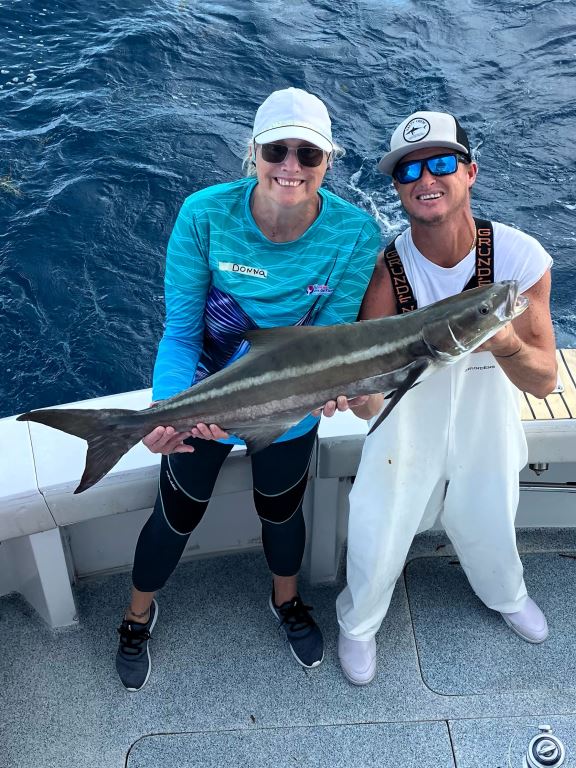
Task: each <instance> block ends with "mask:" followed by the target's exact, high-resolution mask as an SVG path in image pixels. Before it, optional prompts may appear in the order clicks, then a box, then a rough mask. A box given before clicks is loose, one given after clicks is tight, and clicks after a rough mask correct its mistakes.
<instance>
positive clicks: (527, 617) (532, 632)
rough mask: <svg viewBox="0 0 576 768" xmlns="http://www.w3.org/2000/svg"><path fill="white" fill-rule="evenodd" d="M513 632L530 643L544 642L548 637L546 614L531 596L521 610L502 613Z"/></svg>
mask: <svg viewBox="0 0 576 768" xmlns="http://www.w3.org/2000/svg"><path fill="white" fill-rule="evenodd" d="M500 615H501V616H502V618H503V619H504V621H505V622H506V624H508V626H509V627H510V629H511V630H512V631H513V632H516V634H517V635H518V636H519V637H521V638H522V640H526V641H527V642H528V643H543V642H544V640H546V638H547V637H548V622H547V621H546V616H544V614H543V613H542V611H541V610H540V608H538V606H537V605H536V603H535V602H534V600H532V598H531V597H529V598H528V599H527V600H526V604H525V605H524V608H522V610H521V611H517V612H516V613H501V614H500Z"/></svg>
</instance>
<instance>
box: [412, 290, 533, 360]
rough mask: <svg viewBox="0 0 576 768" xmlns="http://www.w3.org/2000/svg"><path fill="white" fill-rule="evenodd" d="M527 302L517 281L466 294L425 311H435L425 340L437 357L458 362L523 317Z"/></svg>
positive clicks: (426, 329) (466, 292)
mask: <svg viewBox="0 0 576 768" xmlns="http://www.w3.org/2000/svg"><path fill="white" fill-rule="evenodd" d="M528 303H529V302H528V299H527V298H526V296H522V295H519V286H518V282H517V281H516V280H505V281H503V282H500V283H492V284H490V285H485V286H481V287H479V288H472V289H470V290H467V291H463V292H462V293H459V294H457V295H456V296H450V297H449V298H448V299H445V300H444V301H441V302H438V303H437V304H435V305H433V306H430V307H427V308H426V309H430V310H432V312H431V317H430V322H429V323H427V324H426V325H425V327H424V331H423V335H424V339H425V341H426V343H427V345H428V346H429V348H430V349H431V351H432V352H433V354H435V356H436V357H438V358H440V359H442V360H443V361H445V362H456V361H457V360H458V359H459V358H460V357H462V355H465V354H467V353H468V352H473V351H474V350H475V349H477V348H478V347H479V346H480V345H481V344H483V343H484V342H485V341H486V340H487V339H489V338H490V337H491V336H493V335H494V334H495V333H497V332H498V331H499V330H500V329H501V328H503V327H504V326H505V325H506V324H507V323H509V322H510V321H511V320H514V318H515V317H518V315H521V314H522V312H524V311H525V310H526V309H527V308H528ZM435 308H437V311H436V312H434V309H435ZM424 311H425V310H424Z"/></svg>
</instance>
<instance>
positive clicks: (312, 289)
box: [306, 283, 332, 296]
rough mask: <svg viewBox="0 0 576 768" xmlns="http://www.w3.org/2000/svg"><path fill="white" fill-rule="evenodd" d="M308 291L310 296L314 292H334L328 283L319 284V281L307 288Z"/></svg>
mask: <svg viewBox="0 0 576 768" xmlns="http://www.w3.org/2000/svg"><path fill="white" fill-rule="evenodd" d="M306 293H307V295H308V296H310V294H312V293H332V288H330V287H329V286H328V285H319V284H318V283H314V285H309V286H308V287H307V288H306Z"/></svg>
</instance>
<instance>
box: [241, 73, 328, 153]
mask: <svg viewBox="0 0 576 768" xmlns="http://www.w3.org/2000/svg"><path fill="white" fill-rule="evenodd" d="M252 139H253V141H255V142H257V143H258V144H268V143H269V142H273V141H280V140H282V139H301V140H302V141H309V142H310V144H314V146H316V147H320V149H323V150H324V151H325V152H332V150H333V149H334V145H333V143H332V124H331V123H330V116H329V115H328V110H327V109H326V107H325V106H324V103H323V102H322V101H320V99H319V98H318V97H317V96H314V95H313V94H311V93H308V92H307V91H303V90H301V89H300V88H284V89H283V90H281V91H274V92H273V93H271V94H270V96H268V98H267V99H266V101H264V102H263V103H262V104H261V105H260V107H259V108H258V111H257V112H256V117H255V118H254V129H253V131H252Z"/></svg>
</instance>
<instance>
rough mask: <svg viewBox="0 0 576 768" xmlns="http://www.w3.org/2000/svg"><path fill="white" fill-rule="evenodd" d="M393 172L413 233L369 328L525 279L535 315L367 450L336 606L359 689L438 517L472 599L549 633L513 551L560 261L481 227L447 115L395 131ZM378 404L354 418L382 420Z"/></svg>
mask: <svg viewBox="0 0 576 768" xmlns="http://www.w3.org/2000/svg"><path fill="white" fill-rule="evenodd" d="M378 167H379V168H380V170H381V171H382V172H383V173H386V174H389V175H391V176H392V177H393V180H394V182H393V183H394V187H395V189H396V191H397V192H398V194H399V196H400V200H401V202H402V205H403V207H404V209H405V210H406V213H407V214H408V216H409V220H410V227H409V228H408V229H407V230H406V231H404V232H403V233H402V234H401V235H400V236H399V237H398V238H397V239H396V240H395V242H394V243H393V244H390V245H389V246H388V247H387V248H386V251H384V252H383V253H382V254H381V255H380V257H379V260H378V264H377V266H376V268H375V270H374V274H373V276H372V279H371V282H370V285H369V287H368V291H367V293H366V296H365V298H364V302H363V304H362V309H361V314H360V317H361V319H368V318H373V317H381V316H385V315H394V314H396V313H397V312H404V311H410V310H412V309H415V308H416V307H423V306H426V305H427V304H430V303H432V302H434V301H438V300H440V299H443V298H445V297H447V296H450V295H453V294H456V293H459V292H460V291H462V290H464V289H466V288H471V287H473V286H475V285H481V284H485V283H487V282H493V281H494V282H496V281H500V280H518V281H519V284H520V291H521V292H522V293H523V294H524V295H525V296H527V297H528V298H529V299H530V306H529V309H528V310H526V312H525V313H524V314H522V315H521V316H519V317H518V318H516V319H515V320H514V321H513V322H512V323H510V324H508V325H507V326H506V327H505V328H503V329H502V330H500V331H499V332H498V333H497V334H496V335H495V336H493V337H492V338H491V339H490V340H489V341H487V342H486V343H485V344H483V346H482V347H480V349H479V350H478V353H477V354H474V355H472V356H467V357H466V358H464V359H463V360H462V361H461V362H460V363H458V364H456V365H454V366H451V367H450V368H447V369H445V370H444V371H442V372H440V373H438V374H436V375H435V376H432V377H430V378H429V379H426V380H425V381H423V382H421V383H420V384H418V385H417V386H416V387H414V388H412V389H411V390H410V391H409V392H408V393H407V394H406V395H405V396H404V398H403V399H402V401H401V402H400V403H399V405H398V406H397V407H396V408H395V409H394V410H393V411H392V412H391V414H390V416H389V417H388V418H387V419H386V420H385V421H384V423H383V424H382V426H380V427H379V428H378V430H376V431H375V432H374V433H373V434H372V435H370V437H368V438H367V439H366V443H365V446H364V451H363V454H362V460H361V463H360V467H359V470H358V475H357V477H356V481H355V483H354V487H353V490H352V493H351V496H350V522H349V534H348V563H347V575H348V586H347V587H346V588H345V589H344V590H343V592H342V593H341V594H340V595H339V596H338V600H337V612H338V621H339V624H340V639H339V644H338V654H339V658H340V662H341V665H342V669H343V671H344V674H345V675H346V677H347V678H348V679H349V680H350V681H351V682H352V683H354V684H356V685H365V684H367V683H369V682H370V681H371V680H372V679H373V677H374V675H375V673H376V643H375V639H374V638H375V635H376V632H377V631H378V629H379V627H380V624H381V622H382V620H383V618H384V616H385V615H386V611H387V610H388V606H389V603H390V598H391V596H392V591H393V589H394V585H395V583H396V580H397V579H398V577H399V575H400V574H401V572H402V568H403V566H404V562H405V558H406V555H407V553H408V550H409V547H410V544H411V542H412V539H413V537H414V535H415V534H416V533H417V532H418V531H420V530H425V529H426V528H429V527H430V526H431V525H432V524H433V523H434V521H435V519H436V518H437V517H438V515H439V516H440V520H441V521H442V523H443V525H444V528H445V530H446V532H447V534H448V536H449V537H450V540H451V542H452V544H453V545H454V548H455V550H456V552H457V554H458V557H459V559H460V563H461V565H462V568H463V569H464V571H465V573H466V575H467V577H468V580H469V581H470V584H471V585H472V588H473V589H474V591H475V592H476V594H477V595H478V597H479V598H480V599H481V600H482V601H483V602H484V603H485V604H486V605H487V606H488V607H489V608H491V609H493V610H495V611H498V612H499V613H501V615H502V617H503V619H504V621H505V622H506V623H507V624H508V626H509V627H510V628H511V629H512V630H513V631H514V632H516V633H517V634H518V635H519V636H520V637H522V638H523V639H524V640H527V641H528V642H531V643H540V642H542V641H543V640H545V639H546V637H547V635H548V627H547V623H546V619H545V617H544V614H543V613H542V611H541V610H540V608H538V606H537V605H536V604H535V603H534V601H533V600H531V599H530V598H529V597H528V595H527V593H526V587H525V584H524V580H523V576H522V564H521V562H520V558H519V556H518V550H517V548H516V538H515V529H514V517H515V514H516V508H517V504H518V496H519V487H518V472H519V470H520V469H521V468H522V466H523V465H524V464H525V463H526V461H527V446H526V440H525V437H524V431H523V429H522V424H521V421H520V408H519V392H518V389H520V390H523V391H526V392H530V393H531V394H533V395H535V396H536V397H545V396H546V395H547V394H549V393H550V392H551V391H552V390H553V389H554V387H555V384H556V375H557V371H556V355H555V340H554V332H553V329H552V322H551V318H550V309H549V298H550V266H551V264H552V259H551V258H550V256H549V255H548V254H547V253H546V251H545V250H544V249H543V248H542V246H541V245H540V244H539V243H538V242H537V241H536V240H534V239H533V238H532V237H530V236H528V235H526V234H524V233H522V232H520V231H518V230H515V229H512V228H510V227H507V226H505V225H503V224H499V223H495V222H494V223H491V222H484V221H480V220H478V219H476V220H475V219H474V217H473V215H472V211H471V208H470V191H471V189H472V186H473V184H474V182H475V181H476V176H477V173H478V166H477V164H476V162H475V161H474V160H473V159H472V155H471V151H470V145H469V141H468V138H467V136H466V133H465V131H464V130H463V129H462V127H461V126H460V124H459V123H458V121H457V120H456V119H455V118H454V117H453V116H452V115H449V114H445V113H440V112H416V113H414V114H413V115H410V117H409V118H407V119H406V120H404V122H403V123H402V124H401V125H400V126H399V127H398V128H397V129H396V130H395V131H394V133H393V135H392V139H391V144H390V151H389V152H387V153H386V154H385V155H384V157H383V158H382V159H381V161H380V163H379V166H378ZM384 402H385V401H384V400H383V398H382V396H381V395H373V396H371V397H370V398H369V400H368V402H367V403H365V404H363V405H361V406H360V407H355V408H354V410H355V412H356V413H357V414H358V415H359V416H362V417H363V418H371V417H372V416H374V415H375V414H376V413H377V412H378V411H379V410H380V409H381V407H382V405H383V403H384Z"/></svg>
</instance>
